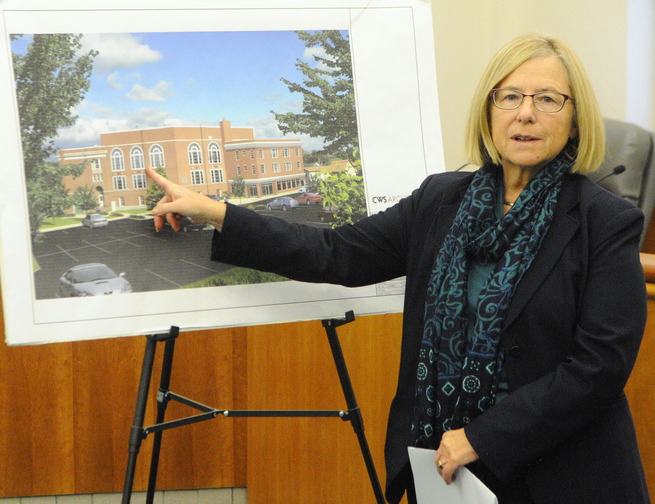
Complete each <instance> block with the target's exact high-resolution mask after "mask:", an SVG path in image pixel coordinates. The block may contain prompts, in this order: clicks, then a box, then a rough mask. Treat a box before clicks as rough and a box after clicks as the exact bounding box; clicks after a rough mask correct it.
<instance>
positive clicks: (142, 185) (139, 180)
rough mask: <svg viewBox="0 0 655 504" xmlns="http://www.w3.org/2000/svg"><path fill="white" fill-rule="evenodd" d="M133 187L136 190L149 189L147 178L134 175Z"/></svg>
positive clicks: (142, 175)
mask: <svg viewBox="0 0 655 504" xmlns="http://www.w3.org/2000/svg"><path fill="white" fill-rule="evenodd" d="M132 185H133V186H134V189H146V188H147V187H148V183H147V182H146V176H145V175H144V174H139V175H132Z"/></svg>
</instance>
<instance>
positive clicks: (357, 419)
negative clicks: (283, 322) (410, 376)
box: [323, 311, 385, 504]
mask: <svg viewBox="0 0 655 504" xmlns="http://www.w3.org/2000/svg"><path fill="white" fill-rule="evenodd" d="M353 320H355V315H354V313H353V312H352V311H349V312H347V313H346V318H345V319H327V320H323V327H324V328H325V332H326V333H327V337H328V340H329V342H330V348H331V350H332V356H333V357H334V363H335V364H336V366H337V373H338V374H339V380H340V381H341V388H342V389H343V395H344V396H345V398H346V404H347V405H348V413H349V415H350V422H351V423H352V426H353V429H354V431H355V434H356V435H357V440H358V441H359V447H360V448H361V451H362V455H363V456H364V463H365V464H366V469H367V471H368V476H369V479H370V480H371V485H372V486H373V492H374V493H375V500H376V501H377V502H378V504H384V502H385V501H384V494H383V493H382V486H381V485H380V480H379V479H378V475H377V472H376V470H375V464H374V463H373V456H372V455H371V450H370V449H369V446H368V442H367V441H366V434H364V419H363V418H362V413H361V410H360V409H359V406H358V405H357V400H356V398H355V391H354V390H353V386H352V382H351V381H350V375H349V374H348V368H347V366H346V360H345V359H344V357H343V352H342V350H341V344H340V343H339V336H338V335H337V330H336V328H337V327H338V326H340V325H343V324H347V323H348V322H352V321H353Z"/></svg>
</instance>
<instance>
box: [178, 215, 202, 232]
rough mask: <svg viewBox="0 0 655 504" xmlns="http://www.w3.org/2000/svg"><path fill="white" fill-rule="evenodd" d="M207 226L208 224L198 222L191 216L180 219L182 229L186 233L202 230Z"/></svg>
mask: <svg viewBox="0 0 655 504" xmlns="http://www.w3.org/2000/svg"><path fill="white" fill-rule="evenodd" d="M206 227H207V224H205V223H202V222H196V221H194V220H193V219H192V218H191V217H182V220H180V229H181V230H182V231H184V232H185V233H186V232H187V231H202V230H203V229H205V228H206Z"/></svg>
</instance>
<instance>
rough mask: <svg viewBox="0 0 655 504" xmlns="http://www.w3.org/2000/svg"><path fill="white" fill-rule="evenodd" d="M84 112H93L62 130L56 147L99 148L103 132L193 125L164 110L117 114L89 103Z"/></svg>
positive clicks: (56, 141) (152, 108) (154, 109)
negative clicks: (94, 146) (96, 146)
mask: <svg viewBox="0 0 655 504" xmlns="http://www.w3.org/2000/svg"><path fill="white" fill-rule="evenodd" d="M81 109H85V110H87V111H92V112H91V113H90V114H88V115H86V116H85V117H80V118H79V119H78V120H77V121H76V122H75V124H74V125H73V126H71V127H70V128H64V129H61V130H59V131H58V133H59V135H58V137H57V138H56V139H55V144H56V145H57V147H59V148H60V149H69V148H74V147H88V146H92V145H99V144H100V134H101V133H111V132H115V131H126V130H134V129H141V128H143V129H145V128H160V127H163V126H192V125H193V123H192V122H190V121H187V120H185V119H180V118H177V117H173V116H172V115H171V112H170V111H168V110H164V109H163V108H161V107H145V108H142V109H139V110H137V111H135V112H123V113H122V114H120V115H117V114H116V113H115V112H114V111H113V110H112V109H108V108H105V107H102V106H98V105H93V104H90V103H88V102H83V103H82V104H80V110H81Z"/></svg>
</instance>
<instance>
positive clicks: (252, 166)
mask: <svg viewBox="0 0 655 504" xmlns="http://www.w3.org/2000/svg"><path fill="white" fill-rule="evenodd" d="M250 169H251V170H252V174H253V175H256V174H257V167H256V166H255V165H250Z"/></svg>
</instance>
